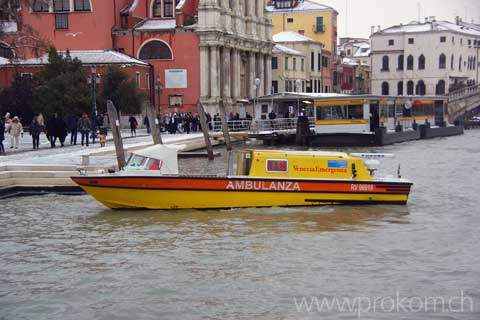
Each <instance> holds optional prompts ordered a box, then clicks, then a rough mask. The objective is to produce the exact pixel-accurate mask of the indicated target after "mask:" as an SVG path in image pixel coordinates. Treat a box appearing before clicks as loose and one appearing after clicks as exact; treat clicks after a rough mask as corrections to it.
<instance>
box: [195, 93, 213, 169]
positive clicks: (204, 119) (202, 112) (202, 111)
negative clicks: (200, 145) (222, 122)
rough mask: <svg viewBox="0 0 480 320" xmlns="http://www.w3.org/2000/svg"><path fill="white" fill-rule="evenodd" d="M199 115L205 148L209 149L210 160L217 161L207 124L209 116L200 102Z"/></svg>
mask: <svg viewBox="0 0 480 320" xmlns="http://www.w3.org/2000/svg"><path fill="white" fill-rule="evenodd" d="M198 115H199V117H200V126H201V127H202V132H203V137H204V138H205V147H206V148H207V154H208V160H213V159H215V157H214V155H213V147H212V142H211V141H210V133H209V130H208V129H209V128H208V123H207V116H206V115H205V109H203V105H202V103H201V102H200V101H198Z"/></svg>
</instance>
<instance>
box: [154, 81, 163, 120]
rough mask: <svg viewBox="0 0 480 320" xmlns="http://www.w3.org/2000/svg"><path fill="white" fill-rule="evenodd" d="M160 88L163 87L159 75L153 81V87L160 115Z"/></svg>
mask: <svg viewBox="0 0 480 320" xmlns="http://www.w3.org/2000/svg"><path fill="white" fill-rule="evenodd" d="M162 88H163V83H162V81H161V77H160V75H158V76H157V81H156V82H155V89H157V95H158V102H157V104H158V114H159V115H161V112H160V95H161V94H162Z"/></svg>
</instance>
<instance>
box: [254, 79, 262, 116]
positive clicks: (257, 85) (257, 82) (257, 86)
mask: <svg viewBox="0 0 480 320" xmlns="http://www.w3.org/2000/svg"><path fill="white" fill-rule="evenodd" d="M260 83H262V80H260V79H259V78H256V79H255V80H254V82H253V87H254V88H255V98H254V99H253V117H254V118H256V112H255V108H256V105H257V100H258V88H259V87H260Z"/></svg>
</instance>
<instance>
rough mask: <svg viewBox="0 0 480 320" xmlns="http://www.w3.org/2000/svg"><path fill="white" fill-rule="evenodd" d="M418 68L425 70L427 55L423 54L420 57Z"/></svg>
mask: <svg viewBox="0 0 480 320" xmlns="http://www.w3.org/2000/svg"><path fill="white" fill-rule="evenodd" d="M418 70H425V56H424V55H423V54H421V55H420V57H418Z"/></svg>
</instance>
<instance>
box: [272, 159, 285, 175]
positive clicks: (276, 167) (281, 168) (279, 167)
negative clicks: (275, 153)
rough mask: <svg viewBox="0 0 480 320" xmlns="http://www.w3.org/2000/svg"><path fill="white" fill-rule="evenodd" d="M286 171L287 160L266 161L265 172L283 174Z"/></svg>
mask: <svg viewBox="0 0 480 320" xmlns="http://www.w3.org/2000/svg"><path fill="white" fill-rule="evenodd" d="M287 171H288V160H267V172H277V173H278V172H280V173H285V172H287Z"/></svg>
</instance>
